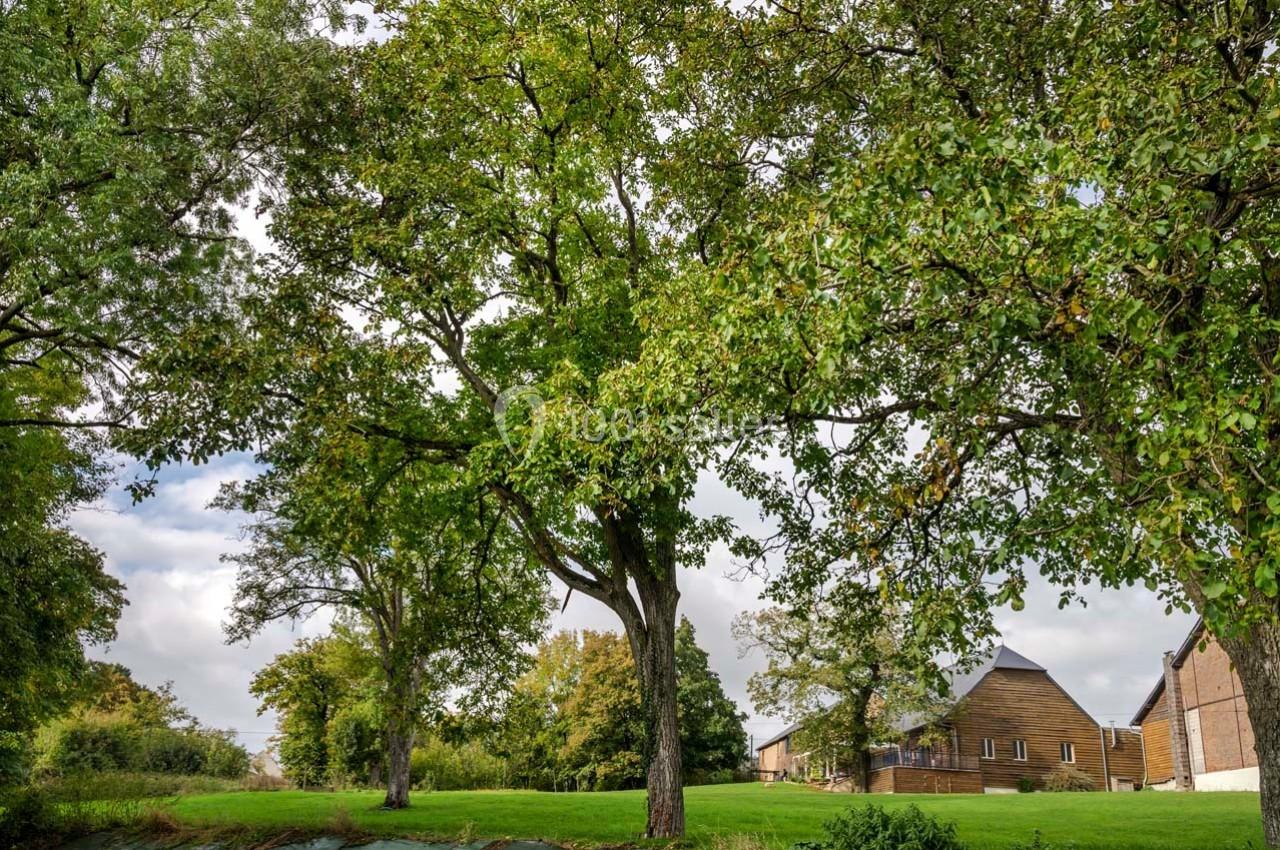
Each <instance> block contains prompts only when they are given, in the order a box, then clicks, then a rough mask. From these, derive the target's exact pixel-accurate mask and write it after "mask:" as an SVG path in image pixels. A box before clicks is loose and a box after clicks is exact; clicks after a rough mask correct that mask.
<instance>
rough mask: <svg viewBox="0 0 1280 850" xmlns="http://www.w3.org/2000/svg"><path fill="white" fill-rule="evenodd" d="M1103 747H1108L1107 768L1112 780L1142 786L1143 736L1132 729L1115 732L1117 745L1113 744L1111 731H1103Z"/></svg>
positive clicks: (1143, 768) (1144, 771)
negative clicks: (1121, 780)
mask: <svg viewBox="0 0 1280 850" xmlns="http://www.w3.org/2000/svg"><path fill="white" fill-rule="evenodd" d="M1102 735H1103V745H1104V746H1105V747H1106V753H1107V768H1108V772H1109V774H1110V776H1111V778H1112V779H1113V780H1114V779H1125V780H1128V781H1129V782H1132V783H1133V784H1134V785H1135V786H1137V785H1141V784H1142V777H1143V774H1145V773H1146V770H1145V767H1144V765H1143V755H1142V735H1141V733H1139V732H1135V731H1133V730H1132V729H1117V730H1115V743H1114V744H1113V743H1112V742H1111V730H1110V729H1105V728H1104V729H1103V730H1102Z"/></svg>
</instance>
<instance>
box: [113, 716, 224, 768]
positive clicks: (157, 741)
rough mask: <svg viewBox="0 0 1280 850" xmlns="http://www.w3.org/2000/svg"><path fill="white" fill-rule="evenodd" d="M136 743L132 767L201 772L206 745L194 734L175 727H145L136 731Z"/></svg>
mask: <svg viewBox="0 0 1280 850" xmlns="http://www.w3.org/2000/svg"><path fill="white" fill-rule="evenodd" d="M135 747H136V750H135V753H134V757H133V758H132V759H131V760H130V761H131V762H132V764H130V765H129V767H132V768H133V769H135V770H140V771H143V772H145V773H177V774H182V775H184V776H194V775H196V774H198V773H203V772H204V765H205V746H204V742H203V741H201V740H200V739H199V737H198V736H196V735H192V734H187V733H184V732H179V731H178V730H176V729H166V728H160V729H144V730H142V731H141V732H140V733H138V736H137V742H136V744H135ZM122 767H123V765H122Z"/></svg>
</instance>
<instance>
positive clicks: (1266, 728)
mask: <svg viewBox="0 0 1280 850" xmlns="http://www.w3.org/2000/svg"><path fill="white" fill-rule="evenodd" d="M1218 642H1219V643H1220V644H1222V648H1223V649H1224V650H1226V653H1227V655H1228V656H1230V658H1231V662H1232V663H1233V664H1234V665H1235V668H1236V673H1237V674H1238V675H1239V676H1240V684H1241V685H1242V686H1243V688H1244V697H1245V703H1246V704H1247V705H1248V709H1249V723H1250V724H1251V725H1252V726H1253V748H1254V750H1255V751H1256V752H1257V754H1258V776H1259V780H1260V782H1261V789H1260V790H1261V791H1262V829H1263V834H1264V835H1265V836H1266V841H1267V846H1268V847H1280V626H1278V625H1275V624H1270V623H1264V624H1260V625H1257V626H1254V627H1253V628H1251V629H1249V630H1248V632H1247V633H1246V634H1245V635H1243V636H1242V637H1239V638H1220V639H1219V641H1218Z"/></svg>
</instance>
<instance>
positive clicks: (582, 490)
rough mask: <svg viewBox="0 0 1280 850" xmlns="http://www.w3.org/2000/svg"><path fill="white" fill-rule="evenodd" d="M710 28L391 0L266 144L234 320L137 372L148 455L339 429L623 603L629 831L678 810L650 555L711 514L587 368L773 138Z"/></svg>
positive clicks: (629, 343) (673, 603)
mask: <svg viewBox="0 0 1280 850" xmlns="http://www.w3.org/2000/svg"><path fill="white" fill-rule="evenodd" d="M731 24H732V19H731V18H730V17H729V15H728V13H727V11H726V10H725V9H723V8H721V7H720V6H718V5H715V4H709V3H703V4H697V3H690V4H674V5H673V4H670V3H656V2H648V1H647V0H621V1H620V2H614V3H608V4H604V5H600V4H597V3H560V2H544V1H543V0H527V1H526V0H521V2H518V3H515V4H509V5H507V6H495V5H492V4H489V3H485V2H475V1H474V0H449V2H443V3H436V2H431V3H426V2H423V3H407V4H404V6H403V7H400V8H398V10H397V15H396V16H395V19H394V21H389V22H388V26H389V27H390V35H389V38H388V39H387V40H385V41H384V42H381V43H378V44H374V45H368V46H365V47H362V48H355V49H352V50H350V51H349V59H350V62H349V67H347V68H345V69H344V70H343V73H342V74H340V75H335V77H334V79H333V81H332V86H331V90H330V93H329V96H328V97H326V98H324V99H323V101H321V102H320V103H319V106H321V107H323V109H324V110H327V111H326V112H325V113H324V114H323V116H322V118H320V119H317V120H314V121H308V122H307V126H308V128H309V129H308V130H307V131H306V132H300V133H298V134H297V135H296V136H295V137H293V138H291V139H290V144H289V145H287V146H284V147H283V148H282V149H281V150H280V151H279V153H280V168H281V174H282V181H283V189H284V191H283V193H282V201H283V203H282V204H281V205H279V206H277V207H276V209H275V210H274V213H275V216H274V229H273V233H274V235H275V236H276V238H277V240H278V242H279V243H280V246H281V256H280V262H279V263H278V264H277V265H276V266H275V267H273V268H270V269H266V270H264V273H263V275H262V276H261V277H260V278H259V279H258V280H257V281H256V283H257V284H258V286H256V287H255V290H254V292H253V293H252V294H251V296H250V297H249V298H247V299H246V300H245V301H244V303H243V307H244V308H245V311H246V317H245V320H244V325H245V326H236V325H233V324H230V323H229V324H227V325H225V326H213V325H209V326H207V327H206V329H205V333H204V335H202V336H201V337H199V338H193V339H192V340H190V341H189V344H188V346H187V347H186V349H185V350H184V351H183V353H182V354H181V355H180V356H175V357H172V358H170V359H169V360H167V361H166V365H167V367H168V369H169V371H168V373H167V375H166V377H168V378H170V379H171V381H170V383H169V384H168V385H167V386H165V387H162V388H157V392H158V393H162V395H160V396H157V397H162V398H163V399H164V409H165V410H166V411H167V413H168V415H167V417H166V421H165V422H161V423H158V427H161V428H164V429H165V430H166V432H167V434H168V437H167V439H168V440H169V442H168V444H167V447H166V449H165V451H167V452H168V453H170V454H173V455H181V454H196V455H203V454H206V453H207V452H210V451H216V450H219V449H222V448H227V447H248V446H259V447H261V448H262V457H263V459H264V460H265V461H267V462H268V463H270V464H272V465H273V467H275V468H277V469H284V468H287V467H288V466H290V465H291V464H301V463H305V462H308V461H307V460H306V458H307V457H308V456H309V455H310V454H312V453H313V451H314V449H315V447H316V445H317V443H318V442H323V441H326V440H330V441H338V440H347V441H362V442H364V443H365V444H366V445H367V446H368V447H369V451H371V452H388V453H398V457H399V458H400V462H399V464H398V465H397V466H388V467H387V469H388V470H389V475H390V477H392V478H395V477H398V476H401V475H423V474H426V473H424V472H423V470H424V469H427V468H434V469H438V470H442V471H445V472H447V473H448V474H449V475H452V476H454V477H455V478H456V480H457V481H458V482H459V483H460V485H462V486H474V487H478V488H483V489H484V491H485V492H486V493H487V497H489V498H492V499H494V500H496V502H497V505H498V506H499V511H500V515H501V516H502V517H503V520H504V521H505V522H509V523H510V524H511V525H512V526H513V527H514V528H516V529H517V530H518V532H519V533H520V534H521V535H522V536H523V538H524V540H525V542H526V545H527V547H528V548H529V551H531V552H532V553H533V554H534V556H535V557H536V558H537V559H538V561H539V563H540V564H541V565H542V566H543V567H544V568H545V569H546V570H547V571H549V572H550V573H551V574H552V575H554V576H555V577H556V578H558V579H559V580H560V581H561V582H563V583H564V584H565V585H566V586H567V587H568V588H569V589H570V592H573V593H580V594H583V595H585V596H588V597H591V598H593V599H596V600H598V601H600V602H602V603H603V604H605V605H606V606H608V607H609V608H610V609H611V610H612V611H614V612H615V613H616V614H617V615H618V617H619V618H620V620H621V622H622V625H623V627H624V629H625V633H626V636H627V639H628V644H629V647H630V650H631V653H632V656H633V660H634V663H635V667H636V670H637V673H638V676H639V680H640V682H641V685H642V694H643V707H644V711H643V716H644V718H645V723H646V733H645V742H644V754H645V756H646V763H647V782H648V790H649V822H648V828H647V832H648V833H649V834H651V835H654V836H674V835H679V834H680V833H681V832H682V831H683V828H684V808H683V797H682V793H681V788H680V783H681V776H682V765H681V759H680V746H679V724H678V709H677V686H676V673H675V627H676V619H677V605H678V601H679V589H678V587H677V580H676V579H677V571H678V568H679V567H680V566H681V565H685V566H697V565H699V564H700V563H701V561H702V558H703V554H704V552H705V548H706V542H707V539H708V535H709V534H710V533H711V532H712V531H714V530H717V529H718V528H720V526H718V525H714V524H712V525H708V524H706V523H701V522H699V521H698V520H697V519H696V518H695V517H694V516H693V515H691V513H690V512H689V511H688V509H687V507H686V502H687V500H688V497H689V495H690V492H691V490H692V487H693V483H694V480H695V477H696V468H695V464H694V463H693V462H691V457H690V454H689V452H688V451H686V448H687V447H680V448H677V449H676V450H674V451H670V452H663V453H661V454H652V453H650V452H648V451H647V449H645V448H644V447H643V446H644V445H647V444H638V443H631V442H628V441H626V440H625V439H622V438H619V439H613V435H612V434H611V433H610V429H609V428H608V427H605V428H603V430H600V429H599V427H598V426H599V425H600V420H599V418H594V417H603V418H604V421H605V423H606V426H607V424H608V423H609V422H610V421H612V420H613V417H614V414H615V412H621V411H624V410H627V409H630V410H632V412H635V411H634V407H638V406H640V405H642V404H643V402H644V398H643V394H639V395H637V396H635V397H627V398H623V397H621V395H620V389H619V388H620V387H621V384H620V383H619V382H617V381H615V380H614V378H613V374H612V373H613V371H614V370H616V369H619V368H623V367H625V366H627V365H629V364H631V363H632V362H634V360H635V359H636V358H637V357H638V355H639V352H640V350H641V347H642V345H643V341H644V339H645V336H646V327H647V321H648V320H647V318H646V317H643V316H641V315H638V314H637V312H636V310H635V307H636V305H637V304H638V303H640V302H641V301H642V300H644V299H645V298H646V296H647V293H649V292H650V291H651V290H652V289H653V288H654V287H655V286H658V285H659V284H660V283H661V282H662V281H664V280H666V279H668V278H669V277H670V276H672V275H673V274H675V273H676V271H677V270H678V269H681V268H683V267H686V266H688V265H691V264H698V263H703V262H709V261H710V260H711V258H713V257H714V256H716V254H717V252H718V250H719V247H718V246H719V241H720V239H721V237H722V235H723V233H724V229H725V226H726V224H727V223H728V222H731V221H733V220H736V219H737V218H739V217H740V216H741V215H742V212H743V210H744V208H745V207H746V206H747V200H748V198H749V196H750V194H751V192H752V188H753V187H754V186H757V185H758V183H759V182H760V181H759V179H758V178H759V177H760V175H761V174H762V173H763V174H765V175H768V174H769V173H771V169H772V168H773V167H774V166H773V164H774V163H775V162H776V161H777V160H778V159H786V158H787V157H788V156H790V153H789V152H788V151H782V152H778V151H775V150H773V149H772V147H773V146H772V145H771V143H769V142H768V141H766V142H764V143H761V139H762V138H764V137H765V136H767V135H769V134H770V133H772V132H774V129H773V125H774V123H776V119H775V117H774V115H773V112H772V110H771V109H769V108H767V106H766V104H765V103H763V102H756V101H754V100H753V99H752V97H751V93H752V86H753V85H754V84H755V77H756V75H757V73H758V72H757V70H756V68H755V67H754V66H753V65H752V63H751V62H750V61H742V56H741V55H740V54H730V53H725V52H724V51H723V50H721V49H720V45H719V38H720V34H721V32H722V31H725V30H732V26H731ZM735 57H736V59H737V60H738V61H739V62H741V64H735V65H727V64H726V59H734V58H735ZM748 118H750V120H747V119H748ZM757 121H758V122H759V123H758V125H757V124H756V122H757ZM633 406H634V407H633ZM584 420H591V424H590V425H589V426H587V427H584V426H583V424H582V423H583V421H584ZM194 423H211V424H210V426H209V427H207V428H202V427H197V426H196V425H195V424H194ZM624 436H625V435H624ZM539 437H540V439H539ZM509 449H510V450H509ZM154 459H155V460H157V461H158V460H160V459H161V455H160V454H158V455H157V456H155V458H154ZM492 515H494V516H496V515H499V513H498V512H495V513H494V514H492Z"/></svg>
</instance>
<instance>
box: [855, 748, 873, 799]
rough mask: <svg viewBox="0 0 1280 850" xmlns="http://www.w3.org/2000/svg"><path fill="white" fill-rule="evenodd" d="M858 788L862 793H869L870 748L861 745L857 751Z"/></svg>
mask: <svg viewBox="0 0 1280 850" xmlns="http://www.w3.org/2000/svg"><path fill="white" fill-rule="evenodd" d="M858 774H859V775H858V784H859V786H860V787H859V788H858V790H859V791H861V792H862V793H863V794H870V793H871V749H870V748H869V747H863V748H862V752H860V753H858Z"/></svg>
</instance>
